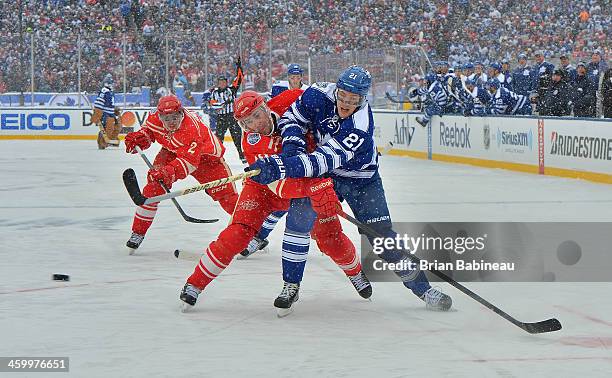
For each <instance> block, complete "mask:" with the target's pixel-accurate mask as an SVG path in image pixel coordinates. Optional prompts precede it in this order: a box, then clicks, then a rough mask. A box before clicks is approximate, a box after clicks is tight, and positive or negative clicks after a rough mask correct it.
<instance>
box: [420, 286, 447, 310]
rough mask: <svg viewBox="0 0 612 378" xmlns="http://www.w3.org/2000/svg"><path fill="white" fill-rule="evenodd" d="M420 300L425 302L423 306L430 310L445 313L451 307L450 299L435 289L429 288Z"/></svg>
mask: <svg viewBox="0 0 612 378" xmlns="http://www.w3.org/2000/svg"><path fill="white" fill-rule="evenodd" d="M421 299H422V300H424V301H425V306H426V307H427V308H428V309H431V310H437V311H447V310H448V309H450V307H451V306H452V303H453V302H452V300H451V297H449V296H448V295H446V294H444V293H443V292H442V291H440V289H438V288H436V287H430V288H429V290H427V291H426V292H425V293H424V294H423V296H421Z"/></svg>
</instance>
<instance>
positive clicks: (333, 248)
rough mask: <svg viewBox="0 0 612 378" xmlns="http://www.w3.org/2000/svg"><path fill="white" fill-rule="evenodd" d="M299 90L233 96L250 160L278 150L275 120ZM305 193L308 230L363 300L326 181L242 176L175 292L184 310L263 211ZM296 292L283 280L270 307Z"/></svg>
mask: <svg viewBox="0 0 612 378" xmlns="http://www.w3.org/2000/svg"><path fill="white" fill-rule="evenodd" d="M302 92H303V91H302V90H301V89H292V90H288V91H285V92H283V93H282V94H280V95H278V96H276V97H274V98H273V99H272V100H270V101H269V102H268V103H267V104H266V103H265V101H264V99H263V97H262V96H261V95H259V94H257V93H256V92H253V91H245V92H243V93H242V95H241V96H240V97H239V98H238V99H237V100H236V107H235V117H236V119H237V120H238V123H239V124H240V126H241V127H242V129H243V130H244V132H245V133H244V135H243V147H244V153H245V156H246V158H247V160H248V161H249V163H252V162H254V161H255V160H256V159H258V158H260V157H262V156H268V155H273V154H275V153H280V152H281V145H282V138H281V136H280V135H279V134H278V133H276V132H275V128H276V122H277V120H278V119H280V116H281V115H282V114H283V113H284V112H285V111H286V110H287V109H288V108H289V106H291V104H292V103H293V102H294V101H295V100H296V99H297V98H298V97H299V96H300V95H301V93H302ZM304 197H308V198H310V203H311V204H312V209H314V211H315V212H316V220H315V221H314V226H313V227H312V232H311V234H312V237H313V239H315V241H316V242H317V245H318V246H319V249H320V250H321V251H322V252H323V253H325V254H327V255H328V256H329V257H330V258H332V260H333V261H334V262H335V263H336V264H337V265H338V266H340V268H341V269H342V270H343V271H344V273H345V274H346V275H347V276H348V277H349V279H350V280H351V283H352V284H353V286H354V287H355V289H356V290H357V291H358V292H359V294H360V295H361V296H362V297H364V298H368V297H369V296H370V295H371V293H372V289H371V285H370V283H369V281H368V280H367V277H365V275H364V274H363V272H362V271H361V264H360V263H359V258H358V257H357V254H356V251H355V246H354V245H353V243H352V242H351V241H350V240H349V238H348V237H347V236H346V235H345V234H344V233H343V232H342V226H341V225H340V221H339V219H338V216H337V209H338V208H339V206H340V203H339V201H338V197H337V196H336V194H335V191H334V189H333V184H332V182H331V181H330V180H329V179H326V178H301V179H289V180H279V181H277V182H275V183H272V184H270V185H269V186H268V185H261V184H258V183H256V182H254V181H252V180H250V179H247V180H246V182H245V185H244V187H243V189H242V192H241V193H240V197H239V199H238V202H237V203H236V209H235V211H234V214H233V216H232V221H231V223H230V224H229V225H228V227H227V228H225V230H223V231H222V232H221V233H220V234H219V236H218V238H217V240H215V241H214V242H212V243H211V244H210V245H209V246H208V248H207V249H206V251H205V253H204V254H203V255H202V256H201V258H200V261H199V262H198V265H197V266H196V267H195V269H194V272H193V274H192V275H191V276H190V277H189V278H188V279H187V283H186V284H185V286H184V287H183V290H182V292H181V295H180V299H181V300H182V301H183V304H182V306H183V310H187V309H188V308H190V307H191V306H193V305H195V303H196V301H197V298H198V295H199V294H200V292H201V291H202V290H203V289H204V288H205V287H206V286H207V285H208V284H210V283H211V282H212V281H213V280H214V279H215V278H216V277H217V276H218V275H219V274H221V272H222V271H223V270H224V269H225V268H226V267H227V266H228V265H229V264H230V262H231V261H232V259H233V257H234V256H235V255H237V254H238V253H240V252H241V251H242V250H244V248H245V247H246V246H247V244H248V243H249V241H250V240H251V239H252V238H253V237H254V236H255V235H256V234H257V232H258V231H259V229H260V228H261V226H262V224H263V222H264V220H265V219H266V217H267V216H268V215H270V214H271V213H272V212H274V211H279V210H289V208H290V205H291V202H292V200H291V199H292V198H293V199H298V198H304ZM283 268H284V266H283ZM302 269H303V268H302ZM298 290H299V283H297V284H295V283H289V284H288V283H287V282H285V287H284V288H283V293H284V292H286V294H287V296H286V298H285V299H286V301H285V303H283V304H281V305H280V306H279V304H277V301H278V300H279V298H280V296H279V298H277V301H275V306H276V307H277V308H279V309H281V308H287V309H288V308H289V307H290V306H291V304H292V303H293V302H294V301H295V300H297V297H298V296H297V294H298ZM282 305H285V306H282ZM279 314H280V311H279Z"/></svg>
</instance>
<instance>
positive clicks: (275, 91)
mask: <svg viewBox="0 0 612 378" xmlns="http://www.w3.org/2000/svg"><path fill="white" fill-rule="evenodd" d="M307 88H308V85H306V84H302V87H301V88H300V89H303V90H306V89H307ZM288 89H289V81H287V80H280V81H277V82H275V83H274V84H272V90H271V91H270V97H275V96H277V95H279V94H280V93H283V92H284V91H286V90H288Z"/></svg>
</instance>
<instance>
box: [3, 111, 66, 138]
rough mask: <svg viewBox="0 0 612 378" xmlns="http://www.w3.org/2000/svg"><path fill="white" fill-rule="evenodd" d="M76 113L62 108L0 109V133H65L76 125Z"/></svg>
mask: <svg viewBox="0 0 612 378" xmlns="http://www.w3.org/2000/svg"><path fill="white" fill-rule="evenodd" d="M76 119H77V117H76V114H75V112H71V111H62V110H51V111H50V110H15V109H10V108H8V109H0V132H1V133H2V134H36V133H42V132H46V133H52V132H57V133H66V132H68V131H70V130H72V129H73V128H74V127H75V125H76Z"/></svg>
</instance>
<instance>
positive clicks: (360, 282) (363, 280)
mask: <svg viewBox="0 0 612 378" xmlns="http://www.w3.org/2000/svg"><path fill="white" fill-rule="evenodd" d="M349 280H351V283H352V284H353V286H355V289H357V291H361V290H363V289H364V288H366V287H368V286H370V281H369V280H368V278H367V277H366V276H365V275H364V274H363V272H359V273H357V274H355V275H354V276H349Z"/></svg>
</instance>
